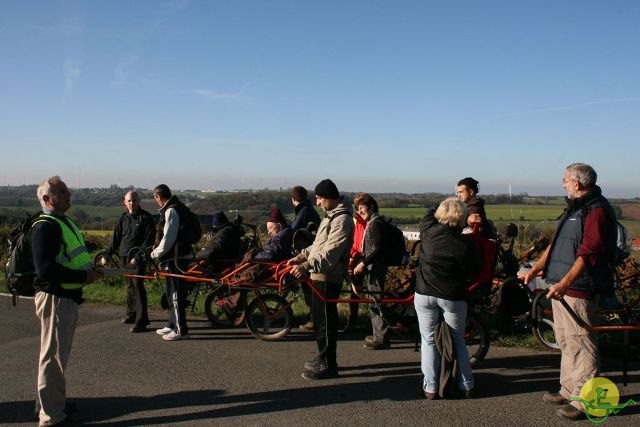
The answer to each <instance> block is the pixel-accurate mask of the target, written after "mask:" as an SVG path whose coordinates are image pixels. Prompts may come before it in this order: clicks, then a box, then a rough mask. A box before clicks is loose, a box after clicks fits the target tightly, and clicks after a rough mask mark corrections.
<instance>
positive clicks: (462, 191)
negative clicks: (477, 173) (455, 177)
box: [456, 176, 496, 239]
mask: <svg viewBox="0 0 640 427" xmlns="http://www.w3.org/2000/svg"><path fill="white" fill-rule="evenodd" d="M478 184H479V182H478V181H476V180H475V179H473V178H471V177H470V176H468V177H466V178H463V179H461V180H460V181H458V185H457V186H456V195H457V196H458V199H460V200H462V202H463V203H464V204H465V205H467V214H468V215H467V224H468V225H469V226H470V227H473V226H474V225H476V224H477V227H479V228H478V231H480V233H481V234H482V235H483V236H484V237H486V238H487V239H495V238H496V233H495V230H494V228H493V225H492V224H491V222H489V220H488V219H487V213H486V212H485V211H484V200H483V199H481V198H480V197H478Z"/></svg>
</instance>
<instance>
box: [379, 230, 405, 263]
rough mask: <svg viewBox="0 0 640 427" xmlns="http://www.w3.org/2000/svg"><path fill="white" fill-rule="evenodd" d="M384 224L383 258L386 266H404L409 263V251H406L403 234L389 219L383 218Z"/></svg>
mask: <svg viewBox="0 0 640 427" xmlns="http://www.w3.org/2000/svg"><path fill="white" fill-rule="evenodd" d="M381 223H382V224H383V225H384V234H383V237H384V259H385V262H386V263H387V265H388V266H390V267H398V266H405V265H407V264H408V263H409V252H408V251H407V246H406V242H405V239H404V234H402V230H400V229H399V228H398V227H396V226H395V225H393V224H391V221H389V220H387V219H385V218H383V219H382V221H381Z"/></svg>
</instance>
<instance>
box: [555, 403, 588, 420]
mask: <svg viewBox="0 0 640 427" xmlns="http://www.w3.org/2000/svg"><path fill="white" fill-rule="evenodd" d="M556 414H558V415H559V416H561V417H562V418H565V419H567V420H571V421H577V420H584V419H586V418H587V416H586V415H585V413H584V411H581V410H580V409H578V408H576V407H575V406H573V405H565V406H563V407H562V408H560V409H558V411H557V412H556Z"/></svg>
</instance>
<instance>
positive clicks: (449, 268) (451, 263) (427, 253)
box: [414, 197, 477, 400]
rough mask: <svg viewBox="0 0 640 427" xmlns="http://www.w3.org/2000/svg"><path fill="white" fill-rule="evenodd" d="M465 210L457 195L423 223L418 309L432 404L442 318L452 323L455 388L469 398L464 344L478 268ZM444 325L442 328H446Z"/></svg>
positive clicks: (470, 379)
mask: <svg viewBox="0 0 640 427" xmlns="http://www.w3.org/2000/svg"><path fill="white" fill-rule="evenodd" d="M466 217H467V212H466V208H465V205H464V203H463V202H462V201H460V200H458V198H456V197H449V198H448V199H445V200H444V201H443V202H442V203H440V206H438V208H437V210H436V209H431V210H430V211H429V212H428V213H427V215H426V216H425V217H424V219H423V220H422V223H421V224H420V257H419V260H418V270H417V272H416V273H417V274H416V294H415V299H414V305H415V308H416V313H417V315H418V323H419V326H420V335H421V336H422V349H421V351H422V357H421V366H422V373H423V375H424V379H423V382H422V392H423V393H424V396H425V397H426V398H427V399H429V400H431V399H434V398H436V397H437V395H438V377H439V374H440V354H439V352H438V349H437V348H436V342H435V332H436V326H437V325H438V323H439V321H440V318H441V317H442V321H444V322H445V323H446V325H448V327H449V329H450V333H451V340H452V343H453V348H454V351H455V355H456V360H457V362H458V369H459V375H458V376H457V382H458V384H457V386H458V389H459V390H460V392H461V393H462V395H463V397H465V398H470V397H471V390H472V389H473V373H472V372H471V363H470V361H469V353H468V352H467V347H466V345H465V341H464V329H465V323H466V320H467V303H466V301H465V298H466V296H467V286H468V279H467V278H468V277H469V275H470V274H471V273H473V272H474V271H475V269H476V265H477V255H476V252H475V247H474V245H473V241H472V240H471V237H470V236H469V235H464V234H462V228H463V227H464V225H465V220H466ZM443 326H444V325H443Z"/></svg>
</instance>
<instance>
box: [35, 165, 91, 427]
mask: <svg viewBox="0 0 640 427" xmlns="http://www.w3.org/2000/svg"><path fill="white" fill-rule="evenodd" d="M37 196H38V201H39V202H40V205H41V206H42V212H43V213H42V214H41V215H40V216H39V217H38V219H37V220H36V222H35V223H34V225H33V226H32V228H31V251H32V256H33V266H34V267H35V272H36V278H35V279H34V288H35V289H36V294H35V296H34V303H35V307H36V316H37V317H38V319H39V320H40V357H39V361H38V389H37V393H36V414H37V415H38V418H39V425H40V426H52V425H60V424H67V425H73V424H74V423H78V422H79V421H78V420H72V419H71V418H70V417H69V413H71V412H73V411H74V410H75V409H76V408H75V405H74V404H73V402H67V401H66V396H65V391H66V382H65V378H64V373H65V370H66V368H67V362H68V361H69V354H70V353H71V345H72V343H73V334H74V332H75V329H76V323H77V322H78V305H79V304H82V302H84V299H83V298H82V287H83V286H84V285H87V284H89V283H93V282H94V281H95V280H96V279H98V278H99V277H100V276H101V274H100V273H98V272H97V271H95V270H94V269H93V268H92V264H93V263H92V259H91V256H90V255H89V252H88V251H87V248H86V246H85V243H84V239H83V237H82V233H80V230H79V229H78V227H77V226H76V225H75V224H74V223H73V221H71V219H70V218H69V217H67V216H66V215H65V213H66V212H67V211H68V210H69V208H70V207H71V193H70V192H69V188H67V185H66V184H65V183H64V181H62V179H61V178H60V177H59V176H52V177H50V178H48V179H46V180H45V181H43V182H42V183H41V184H40V185H39V186H38V190H37Z"/></svg>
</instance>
